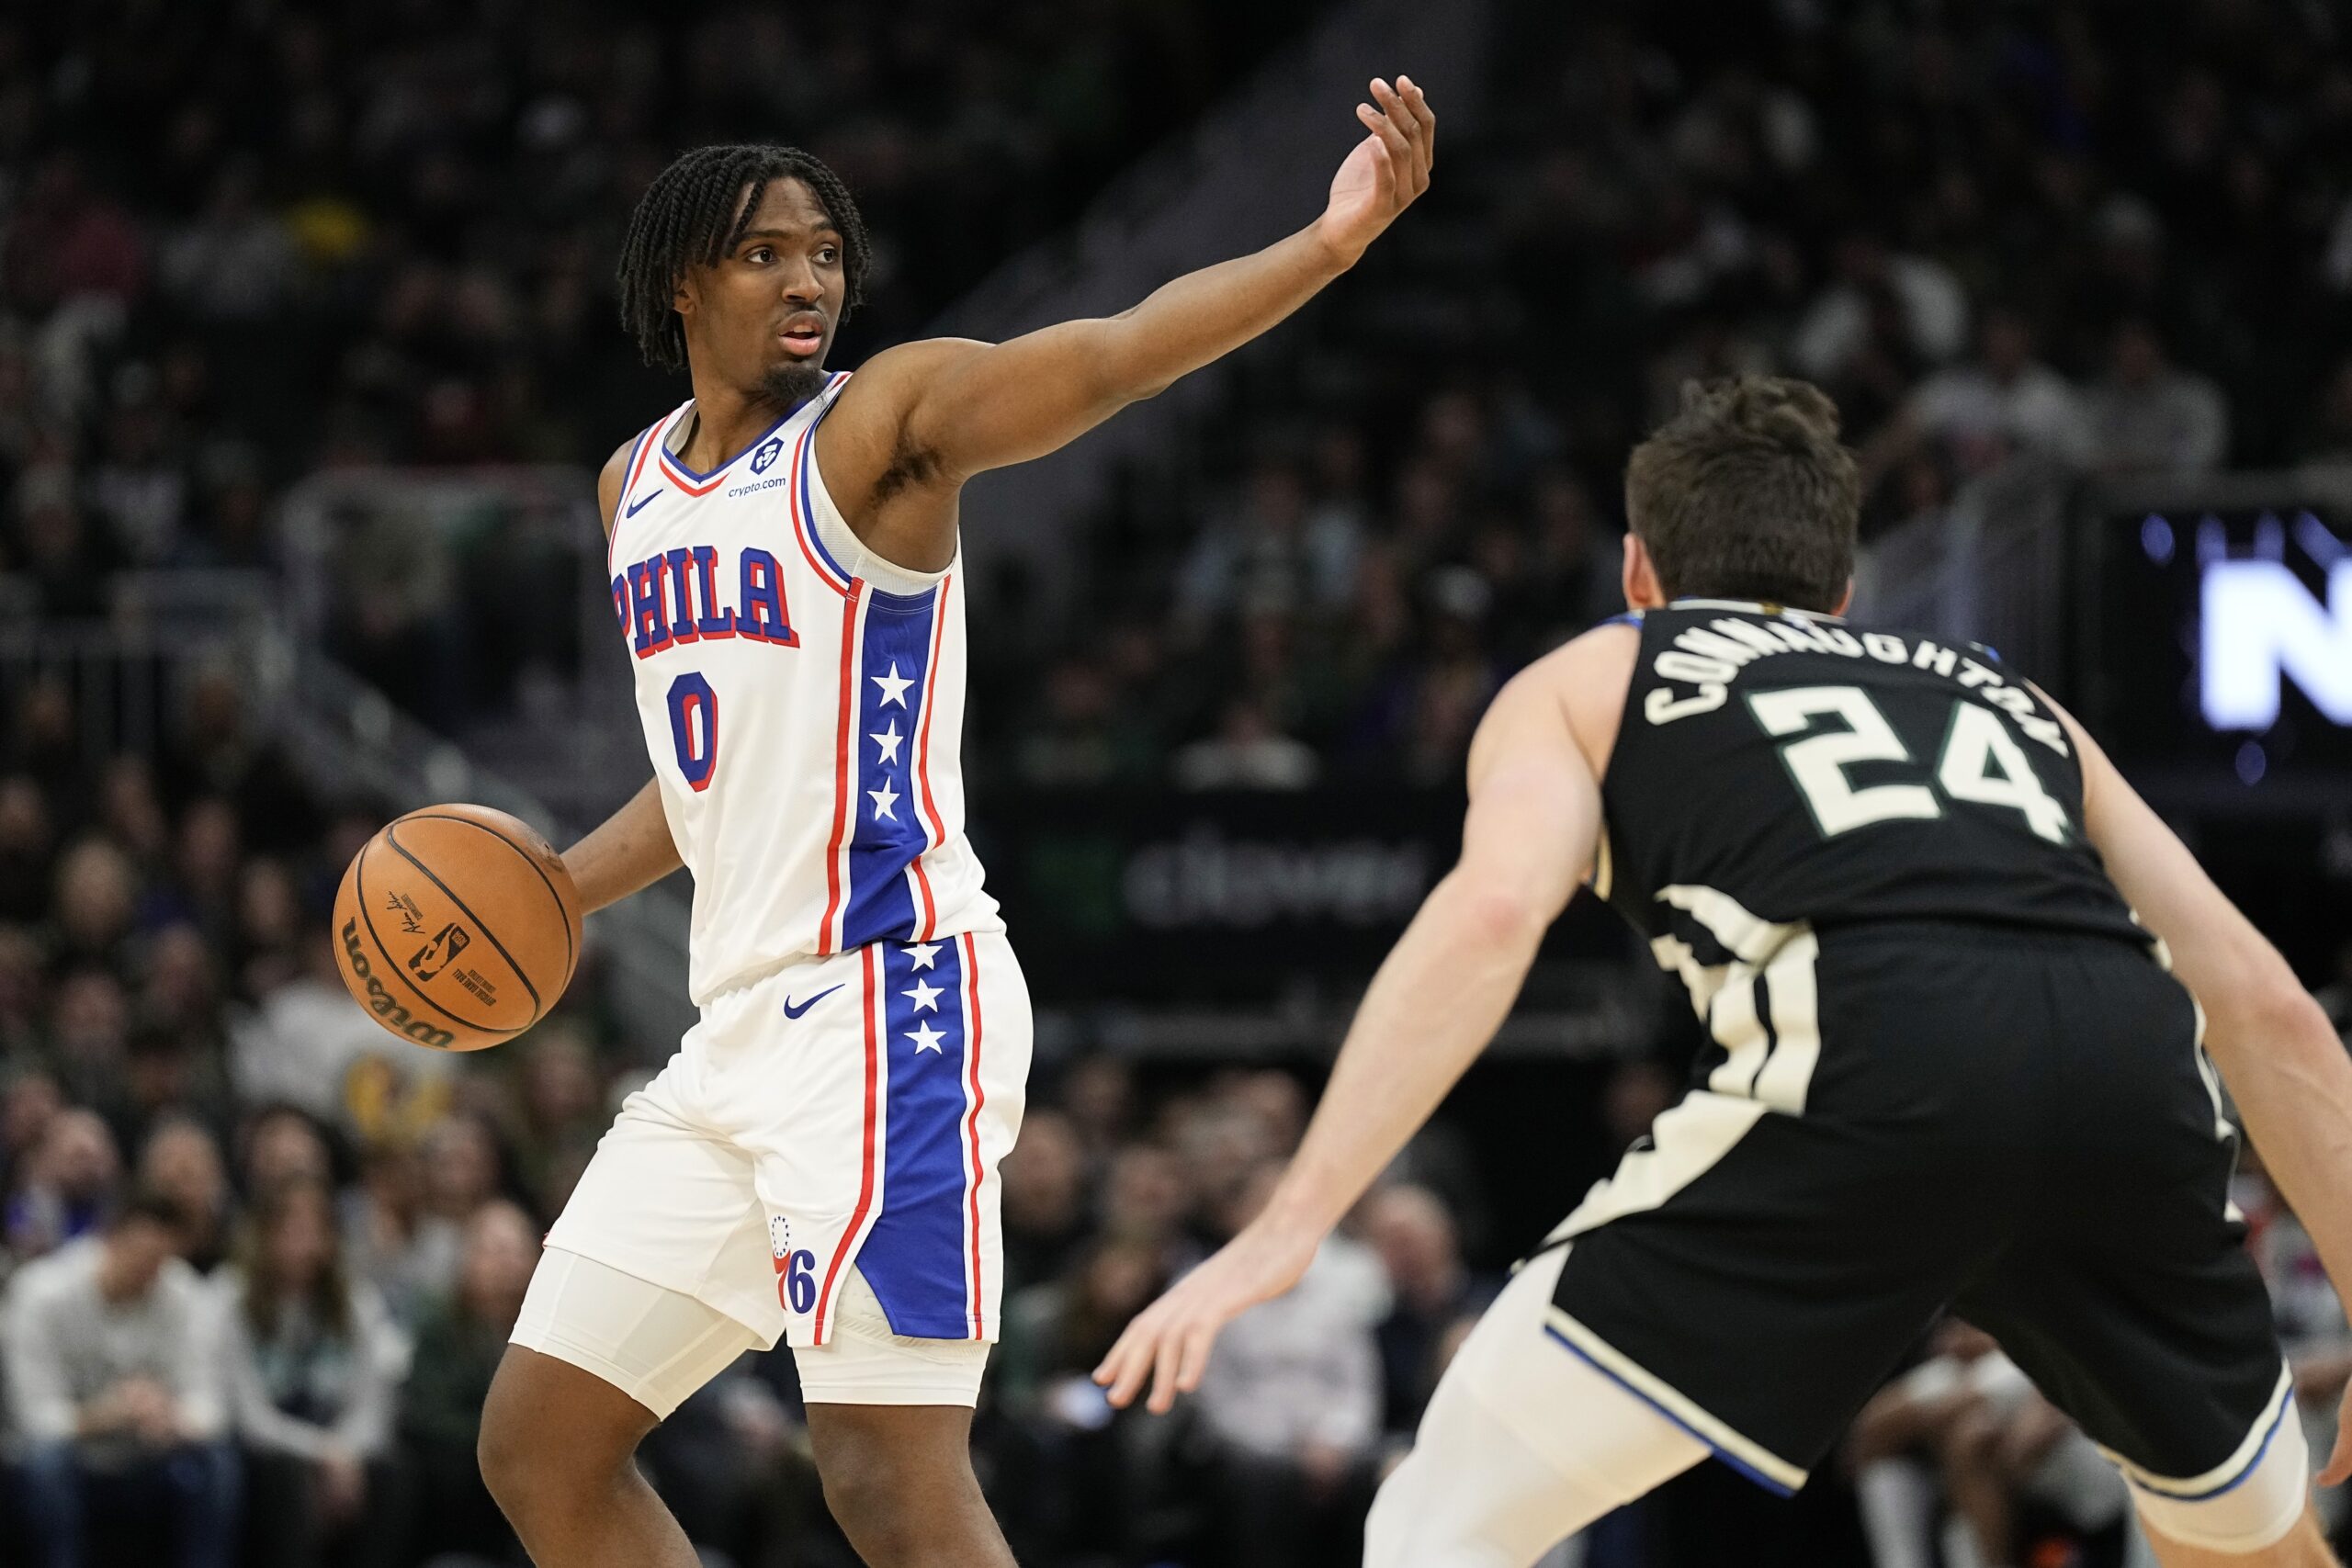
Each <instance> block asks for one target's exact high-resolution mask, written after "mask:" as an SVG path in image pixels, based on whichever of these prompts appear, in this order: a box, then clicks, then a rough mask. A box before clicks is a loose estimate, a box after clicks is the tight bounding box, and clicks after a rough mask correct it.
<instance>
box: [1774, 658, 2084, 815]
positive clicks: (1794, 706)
mask: <svg viewBox="0 0 2352 1568" xmlns="http://www.w3.org/2000/svg"><path fill="white" fill-rule="evenodd" d="M1747 706H1748V711H1750V712H1751V713H1753V714H1754V715H1755V716H1756V722H1757V723H1758V724H1759V725H1761V726H1763V728H1764V733H1765V734H1767V735H1772V736H1800V737H1802V739H1793V740H1790V741H1788V742H1787V743H1786V744H1785V745H1783V746H1781V749H1780V750H1781V764H1782V765H1783V766H1784V767H1786V768H1787V769H1788V771H1789V777H1790V778H1791V779H1792V781H1794V782H1795V784H1796V786H1797V792H1798V793H1799V794H1800V795H1804V801H1805V805H1806V807H1808V808H1809V809H1811V811H1812V812H1813V819H1814V822H1815V825H1816V826H1818V827H1819V828H1820V829H1821V832H1822V836H1823V837H1824V838H1835V837H1836V836H1837V835H1838V834H1839V833H1844V832H1848V831H1850V830H1851V829H1856V828H1861V827H1867V826H1868V825H1869V824H1871V823H1872V822H1885V821H1890V820H1893V819H1894V818H1905V817H1910V818H1938V817H1941V816H1942V815H1943V814H1944V801H1945V800H1954V801H1964V802H1966V803H1968V804H1969V805H1972V806H1996V807H2003V808H2005V809H2007V810H2010V811H2015V812H2017V813H2018V814H2019V815H2020V816H2022V817H2023V818H2025V821H2026V826H2028V827H2029V828H2030V829H2033V831H2034V832H2035V834H2036V835H2038V836H2039V837H2041V838H2044V839H2047V840H2050V841H2051V842H2052V843H2064V842H2065V840H2066V808H2065V807H2063V806H2061V805H2059V804H2058V802H2056V801H2055V800H2052V798H2050V793H2049V792H2048V791H2047V790H2045V789H2043V788H2042V787H2041V779H2040V778H2039V777H2037V776H2036V775H2035V773H2034V771H2033V764H2032V763H2031V762H2030V761H2028V760H2027V758H2026V754H2025V750H2024V749H2023V748H2022V747H2020V746H2019V745H2018V743H2017V741H2016V739H2014V738H2013V737H2012V736H2011V735H2010V734H2009V732H2008V729H2007V727H2006V726H2004V725H2003V724H2002V722H2001V718H2000V716H1999V715H1998V714H1996V713H1995V712H1994V711H1993V710H1992V709H1990V708H1988V707H1984V706H1981V705H1978V704H1975V703H1972V702H1968V701H1966V700H1964V699H1962V698H1954V699H1953V700H1952V708H1951V724H1950V725H1949V726H1948V727H1947V728H1946V729H1945V731H1944V742H1943V753H1942V756H1941V757H1940V758H1939V760H1938V761H1937V763H1936V769H1935V775H1934V779H1935V782H1934V785H1933V786H1932V787H1931V786H1930V785H1928V784H1861V785H1857V784H1855V783H1854V782H1853V781H1852V779H1850V778H1849V776H1848V775H1847V772H1846V770H1847V769H1849V768H1850V767H1853V766H1855V765H1857V764H1858V763H1862V762H1907V761H1910V760H1911V753H1910V751H1909V750H1908V749H1906V748H1905V746H1904V744H1903V738H1902V737H1901V736H1899V735H1897V734H1895V732H1894V726H1893V725H1891V724H1889V723H1888V722H1887V721H1886V716H1885V715H1884V714H1883V713H1881V712H1880V711H1879V709H1878V705H1877V704H1876V703H1873V702H1871V698H1870V694H1869V693H1867V692H1865V691H1863V690H1862V689H1861V688H1860V686H1794V687H1791V688H1790V689H1788V690H1786V691H1780V692H1760V693H1758V694H1756V695H1754V696H1751V697H1749V698H1748V699H1747ZM1824 719H1834V720H1836V721H1838V723H1839V724H1841V725H1842V726H1843V728H1823V726H1822V724H1821V721H1822V720H1824ZM1939 791H1940V792H1941V793H1940V796H1939Z"/></svg>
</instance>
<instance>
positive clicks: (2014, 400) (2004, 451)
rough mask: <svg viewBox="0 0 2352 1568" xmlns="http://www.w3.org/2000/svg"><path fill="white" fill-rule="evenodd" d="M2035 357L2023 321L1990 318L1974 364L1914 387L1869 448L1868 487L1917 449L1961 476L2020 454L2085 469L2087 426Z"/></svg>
mask: <svg viewBox="0 0 2352 1568" xmlns="http://www.w3.org/2000/svg"><path fill="white" fill-rule="evenodd" d="M2033 350H2034V344H2033V330H2032V328H2031V327H2030V326H2029V325H2028V324H2027V323H2026V320H2025V318H2024V317H2023V316H2020V315H2019V314H2018V312H2016V311H2015V310H2007V309H1996V310H1991V311H1988V312H1987V313H1986V315H1985V329H1984V333H1983V335H1982V337H1981V339H1980V340H1979V353H1978V355H1977V357H1976V358H1975V359H1974V360H1973V361H1971V362H1970V363H1968V364H1966V365H1961V366H1955V367H1952V368H1951V369H1949V370H1939V371H1938V372H1936V374H1934V375H1932V376H1930V377H1928V378H1927V379H1926V380H1925V381H1922V382H1921V383H1919V385H1918V387H1917V389H1915V390H1914V391H1913V392H1912V394H1911V397H1910V400H1909V401H1908V402H1906V403H1905V405H1904V408H1903V412H1901V413H1900V414H1899V415H1897V416H1896V418H1895V419H1894V421H1893V422H1891V423H1889V425H1888V427H1887V429H1886V430H1885V431H1884V432H1883V433H1882V434H1881V435H1880V437H1879V438H1878V439H1876V440H1874V441H1872V442H1871V446H1870V449H1869V451H1868V453H1867V454H1866V456H1865V458H1864V462H1863V468H1864V470H1865V479H1866V480H1875V479H1877V478H1879V477H1881V476H1883V475H1884V474H1885V473H1886V472H1887V470H1888V469H1889V468H1892V467H1894V464H1895V463H1897V462H1898V461H1900V460H1901V459H1902V458H1903V457H1907V456H1908V455H1909V454H1910V452H1911V451H1912V450H1913V449H1914V448H1915V447H1917V446H1918V445H1920V444H1921V443H1922V442H1925V443H1928V444H1931V445H1932V446H1934V447H1935V448H1936V450H1937V451H1938V453H1939V455H1940V456H1941V457H1943V458H1944V459H1945V460H1946V461H1947V462H1948V463H1949V464H1950V465H1951V467H1952V468H1954V469H1955V470H1956V471H1958V472H1959V473H1961V474H1962V475H1974V474H1982V473H1987V472H1989V471H1991V470H1992V469H1994V468H1998V467H2000V466H2001V465H2002V464H2003V463H2005V462H2007V460H2008V459H2009V458H2010V457H2015V456H2017V455H2018V454H2019V453H2022V452H2038V453H2041V454H2043V455H2045V456H2047V457H2054V458H2056V459H2058V460H2059V461H2061V462H2064V463H2073V464H2078V465H2081V464H2087V463H2089V462H2090V460H2091V457H2092V453H2093V446H2092V439H2091V424H2090V419H2089V416H2088V414H2087V413H2086V411H2085V408H2084V405H2083V399H2082V395H2081V394H2080V393H2079V392H2077V391H2076V390H2075V387H2074V385H2073V383H2071V382H2069V381H2068V380H2067V379H2066V378H2064V376H2061V375H2059V374H2058V372H2057V371H2055V370H2052V368H2051V367H2049V366H2047V365H2044V364H2042V363H2041V361H2040V360H2038V359H2036V358H2035V357H2034V352H2033Z"/></svg>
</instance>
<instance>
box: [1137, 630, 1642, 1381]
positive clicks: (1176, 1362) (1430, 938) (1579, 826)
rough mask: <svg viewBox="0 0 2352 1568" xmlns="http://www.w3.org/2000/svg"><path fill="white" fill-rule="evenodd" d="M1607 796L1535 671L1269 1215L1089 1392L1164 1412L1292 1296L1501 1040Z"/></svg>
mask: <svg viewBox="0 0 2352 1568" xmlns="http://www.w3.org/2000/svg"><path fill="white" fill-rule="evenodd" d="M1599 839H1600V785H1599V784H1597V783H1596V782H1595V779H1594V776H1593V770H1592V766H1591V764H1590V763H1589V762H1588V761H1586V759H1585V755H1584V752H1583V751H1582V750H1579V749H1578V747H1577V741H1576V739H1575V737H1574V736H1573V735H1572V734H1571V733H1570V731H1569V728H1568V721H1567V716H1566V713H1565V712H1564V711H1563V710H1562V707H1561V705H1560V701H1559V697H1558V695H1557V693H1556V691H1555V688H1554V686H1553V685H1552V684H1551V682H1549V681H1547V680H1546V679H1545V678H1544V672H1543V671H1541V669H1540V667H1539V669H1538V670H1537V671H1529V672H1528V673H1526V674H1522V675H1521V676H1520V677H1519V678H1518V679H1517V680H1515V681H1514V682H1511V684H1510V686H1507V687H1506V688H1504V690H1503V693H1502V694H1501V695H1500V696H1498V697H1497V698H1496V699H1495V705H1494V707H1493V708H1492V709H1491V710H1490V711H1489V712H1488V713H1487V717H1486V720H1485V722H1484V723H1483V724H1482V725H1481V726H1480V727H1479V730H1478V738H1477V739H1476V741H1475V742H1474V743H1473V744H1472V746H1471V750H1470V810H1469V815H1468V817H1467V818H1465V819H1464V823H1463V839H1462V858H1461V860H1460V862H1459V863H1457V864H1456V865H1455V866H1454V868H1453V870H1452V871H1451V872H1449V873H1448V874H1446V876H1445V877H1444V879H1443V880H1442V881H1441V882H1440V883H1439V884H1438V885H1437V886H1436V887H1434V888H1433V889H1431V890H1430V896H1429V897H1428V898H1427V899H1426V900H1424V901H1423V903H1422V905H1421V908H1420V912H1419V913H1418V914H1417V915H1415V916H1414V917H1413V923H1412V924H1411V925H1410V926H1409V927H1408V928H1407V929H1406V931H1405V934H1404V935H1403V936H1402V937H1400V938H1398V939H1397V946H1396V949H1395V951H1393V952H1391V953H1389V955H1388V959H1387V962H1385V963H1384V964H1382V965H1381V966H1380V973H1379V974H1378V975H1377V976H1375V977H1374V980H1373V982H1372V988H1371V989H1370V990H1369V991H1368V992H1366V993H1365V996H1364V999H1363V1007H1362V1008H1361V1009H1360V1010H1358V1011H1357V1013H1356V1020H1355V1024H1354V1027H1353V1028H1351V1030H1350V1031H1349V1032H1348V1039H1347V1043H1346V1044H1345V1045H1343V1046H1342V1047H1341V1048H1340V1059H1339V1062H1338V1064H1337V1065H1336V1066H1334V1067H1333V1068H1332V1070H1331V1082H1330V1085H1329V1088H1328V1089H1325V1091H1324V1094H1323V1100H1322V1103H1321V1104H1320V1105H1318V1106H1317V1108H1316V1111H1315V1119H1314V1121H1313V1122H1311V1123H1310V1124H1309V1125H1308V1127H1307V1129H1306V1138H1305V1140H1304V1141H1303V1142H1302V1143H1301V1144H1300V1145H1299V1149H1298V1155H1297V1156H1296V1157H1295V1159H1293V1160H1292V1161H1291V1166H1290V1169H1289V1170H1288V1171H1287V1172H1286V1173H1285V1174H1284V1175H1283V1179H1282V1182H1281V1185H1280V1186H1278V1187H1277V1188H1276V1189H1275V1190H1274V1195H1273V1197H1272V1199H1271V1200H1270V1201H1268V1203H1267V1205H1266V1207H1265V1210H1264V1212H1263V1213H1261V1214H1260V1215H1259V1217H1258V1218H1257V1219H1255V1220H1253V1221H1251V1222H1250V1224H1249V1226H1248V1227H1247V1228H1246V1229H1244V1230H1243V1231H1242V1233H1241V1234H1240V1235H1238V1236H1236V1237H1234V1238H1233V1240H1232V1241H1231V1242H1229V1243H1227V1245H1226V1246H1225V1247H1223V1248H1222V1249H1221V1250H1220V1251H1219V1252H1218V1253H1217V1255H1216V1257H1214V1258H1210V1259H1209V1260H1208V1261H1207V1262H1206V1263H1204V1264H1203V1265H1202V1266H1201V1267H1200V1268H1199V1269H1195V1270H1193V1272H1192V1273H1191V1274H1189V1275H1187V1276H1186V1277H1185V1278H1184V1279H1183V1280H1181V1281H1180V1282H1179V1283H1178V1284H1177V1285H1176V1287H1175V1288H1174V1289H1173V1290H1171V1291H1170V1292H1168V1294H1166V1295H1165V1296H1163V1297H1161V1298H1160V1299H1159V1302H1157V1303H1154V1304H1153V1305H1152V1306H1151V1307H1150V1308H1149V1309H1148V1310H1147V1311H1146V1312H1145V1313H1144V1314H1142V1315H1141V1316H1139V1317H1137V1318H1136V1320H1135V1322H1134V1323H1132V1324H1130V1325H1128V1327H1127V1331H1126V1333H1125V1334H1124V1335H1122V1336H1120V1337H1119V1342H1118V1343H1117V1344H1116V1345H1115V1346H1114V1347H1113V1348H1112V1350H1111V1353H1110V1355H1108V1356H1107V1357H1105V1358H1104V1359H1103V1364H1102V1366H1100V1367H1099V1368H1097V1369H1096V1370H1095V1373H1094V1381H1095V1382H1099V1383H1103V1384H1105V1385H1107V1386H1108V1387H1109V1389H1110V1391H1111V1402H1112V1403H1113V1404H1119V1405H1125V1404H1128V1403H1129V1402H1130V1401H1132V1400H1133V1399H1134V1398H1135V1396H1136V1393H1139V1392H1140V1391H1141V1390H1142V1388H1143V1386H1144V1384H1145V1383H1146V1382H1150V1383H1151V1385H1152V1393H1151V1408H1152V1409H1154V1410H1162V1411H1164V1410H1166V1409H1167V1408H1168V1407H1169V1406H1170V1404H1173V1403H1174V1401H1175V1397H1176V1395H1177V1394H1178V1393H1180V1392H1182V1393H1189V1392H1190V1391H1192V1390H1193V1389H1194V1388H1196V1387H1198V1386H1199V1384H1200V1380H1201V1373H1202V1371H1203V1370H1204V1368H1205V1367H1206V1366H1207V1365H1208V1357H1209V1348H1210V1346H1211V1344H1212V1343H1213V1342H1214V1341H1215V1340H1216V1335H1217V1331H1218V1330H1219V1329H1221V1328H1223V1327H1224V1326H1225V1325H1226V1324H1227V1322H1229V1321H1231V1320H1232V1319H1233V1318H1234V1317H1235V1316H1237V1315H1238V1314H1240V1313H1241V1312H1243V1311H1244V1310H1246V1309H1247V1308H1249V1307H1251V1306H1254V1305H1255V1304H1257V1303H1259V1302H1261V1301H1266V1300H1268V1299H1270V1298H1272V1297H1274V1296H1278V1295H1280V1294H1282V1292H1284V1291H1286V1290H1288V1289H1290V1287H1291V1286H1292V1285H1293V1284H1295V1283H1296V1282H1297V1280H1298V1277H1299V1276H1300V1275H1301V1274H1302V1273H1304V1272H1305V1271H1306V1265H1307V1263H1308V1262H1309V1260H1311V1259H1312V1258H1314V1256H1315V1249H1316V1247H1318V1246H1320V1245H1321V1243H1322V1240H1323V1237H1324V1236H1325V1235H1327V1234H1328V1233H1329V1231H1330V1229H1331V1227H1332V1226H1333V1225H1335V1224H1339V1222H1340V1216H1341V1215H1343V1214H1345V1213H1347V1211H1348V1209H1349V1207H1350V1206H1351V1204H1353V1203H1354V1202H1355V1201H1356V1199H1357V1198H1359V1197H1360V1196H1362V1195H1363V1190H1364V1189H1365V1188H1367V1187H1369V1186H1370V1185H1371V1184H1372V1181H1373V1179H1374V1177H1376V1176H1378V1175H1379V1174H1380V1172H1381V1171H1382V1169H1383V1168H1385V1167H1386V1166H1387V1164H1388V1162H1389V1161H1390V1160H1391V1159H1393V1158H1395V1157H1396V1155H1397V1150H1398V1149H1400V1148H1402V1147H1404V1145H1405V1141H1406V1140H1407V1139H1408V1138H1409V1137H1411V1136H1412V1135H1413V1134H1414V1133H1415V1132H1416V1131H1417V1130H1418V1129H1419V1127H1420V1125H1421V1123H1422V1122H1426V1121H1428V1120H1429V1117H1430V1112H1431V1111H1435V1110H1436V1109H1437V1106H1438V1102H1439V1101H1440V1100H1443V1099H1444V1098H1445V1095H1446V1091H1447V1090H1448V1089H1452V1088H1453V1085H1454V1082H1455V1080H1456V1079H1458V1078H1460V1077H1462V1074H1463V1073H1464V1070H1465V1069H1467V1068H1468V1066H1470V1064H1471V1062H1472V1061H1473V1060H1474V1059H1476V1056H1477V1055H1478V1053H1479V1052H1480V1051H1482V1050H1484V1049H1485V1048H1486V1045H1487V1041H1488V1040H1490V1039H1492V1038H1493V1036H1494V1032H1495V1030H1496V1029H1497V1027H1498V1026H1499V1025H1500V1024H1501V1022H1502V1021H1503V1018H1504V1015H1505V1014H1507V1013H1508V1012H1509V1011H1510V1006H1511V1003H1512V1001H1513V1000H1514V999H1515V998H1517V997H1518V995H1519V988H1520V987H1521V984H1522V983H1524V982H1525V980H1526V978H1527V969H1528V965H1529V964H1532V963H1533V962H1534V959H1535V949H1536V945H1537V943H1539V942H1542V941H1543V938H1544V930H1545V928H1547V927H1549V926H1550V925H1551V923H1552V921H1553V920H1554V919H1556V918H1558V916H1559V913H1560V911H1561V909H1563V908H1566V905H1567V902H1568V899H1569V897H1570V896H1571V895H1573V894H1574V893H1575V891H1576V888H1577V883H1578V882H1579V881H1581V880H1582V879H1583V877H1584V874H1585V872H1586V870H1587V868H1588V867H1589V866H1590V865H1591V863H1592V857H1593V851H1594V847H1595V845H1596V844H1597V842H1598V841H1599Z"/></svg>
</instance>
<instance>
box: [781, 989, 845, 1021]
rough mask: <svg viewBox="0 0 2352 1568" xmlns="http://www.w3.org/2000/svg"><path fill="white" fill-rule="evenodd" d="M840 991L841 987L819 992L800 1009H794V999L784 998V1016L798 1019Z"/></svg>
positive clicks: (803, 1003)
mask: <svg viewBox="0 0 2352 1568" xmlns="http://www.w3.org/2000/svg"><path fill="white" fill-rule="evenodd" d="M840 989H841V987H839V986H828V987H825V988H824V989H823V990H821V991H819V992H818V993H817V994H816V995H815V996H813V997H810V998H809V999H808V1000H807V1001H805V1002H802V1003H801V1004H800V1005H799V1006H798V1007H794V1006H793V1005H792V998H790V997H786V998H784V1016H785V1017H786V1018H798V1017H799V1016H800V1015H801V1014H802V1013H804V1012H807V1011H808V1010H809V1009H810V1008H812V1007H815V1006H816V1005H817V1004H818V1003H819V1002H821V1001H823V1000H824V999H825V998H827V997H830V996H831V995H832V994H833V993H834V992H835V991H838V990H840Z"/></svg>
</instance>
